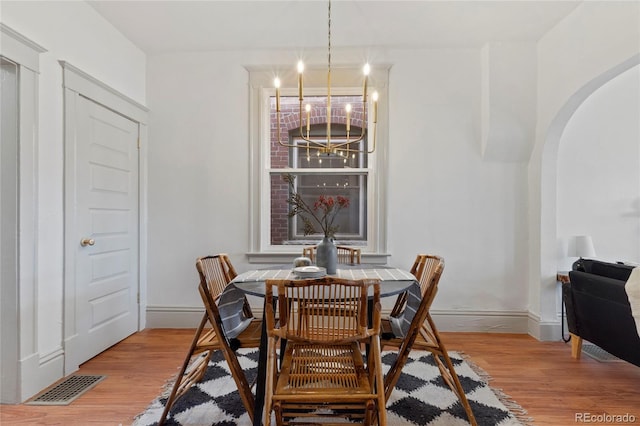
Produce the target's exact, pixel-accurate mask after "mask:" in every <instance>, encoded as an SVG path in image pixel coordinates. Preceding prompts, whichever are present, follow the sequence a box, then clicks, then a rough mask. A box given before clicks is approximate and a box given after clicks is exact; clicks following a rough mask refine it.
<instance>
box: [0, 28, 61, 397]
mask: <svg viewBox="0 0 640 426" xmlns="http://www.w3.org/2000/svg"><path fill="white" fill-rule="evenodd" d="M0 36H1V37H2V43H1V44H0V54H1V55H2V56H4V57H5V58H7V59H9V60H11V61H13V62H15V63H16V64H17V65H18V104H19V105H18V141H17V143H18V147H17V148H18V170H17V192H18V193H17V198H16V199H14V200H12V201H11V204H12V205H11V206H10V207H11V208H12V209H15V210H17V223H15V226H16V232H18V233H19V241H18V245H17V246H16V247H14V248H13V250H14V251H15V252H14V253H13V257H14V258H15V259H16V263H15V265H14V271H12V274H11V275H12V278H11V280H10V282H5V281H3V282H2V291H1V293H2V297H0V299H1V300H2V309H0V321H1V322H2V324H3V325H4V327H3V328H2V332H1V333H0V335H1V336H2V345H0V348H1V350H0V359H1V360H2V371H3V373H4V374H3V380H0V396H1V399H0V403H3V404H15V403H19V402H22V401H24V400H25V399H27V398H29V397H31V396H32V395H34V394H35V393H36V392H38V391H39V390H40V389H42V388H43V387H45V386H48V385H49V384H51V380H49V379H51V378H53V380H55V379H57V378H58V377H55V376H56V375H57V374H58V370H59V369H58V367H57V366H56V365H55V362H51V363H45V364H46V365H42V364H41V363H40V354H39V353H38V347H37V339H36V337H37V336H36V328H35V324H36V323H37V315H38V312H37V306H36V304H35V301H36V300H37V286H38V282H37V250H38V239H37V235H38V226H37V222H38V219H37V217H38V216H37V215H38V166H37V164H38V85H39V82H38V80H39V75H40V55H41V54H42V53H45V52H47V49H45V48H44V47H42V46H41V45H39V44H38V43H36V42H34V41H33V40H31V39H29V38H27V37H25V36H23V35H22V34H20V33H19V32H17V31H15V30H14V29H12V28H10V27H9V26H7V25H5V24H3V23H2V22H0ZM3 219H4V217H3ZM7 278H8V275H7ZM7 325H9V326H7ZM11 325H13V327H12V326H11ZM41 385H42V386H41Z"/></svg>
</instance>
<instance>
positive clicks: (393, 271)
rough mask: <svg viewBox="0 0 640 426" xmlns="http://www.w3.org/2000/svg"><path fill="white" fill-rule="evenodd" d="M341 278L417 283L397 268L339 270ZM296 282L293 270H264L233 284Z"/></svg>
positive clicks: (243, 275)
mask: <svg viewBox="0 0 640 426" xmlns="http://www.w3.org/2000/svg"><path fill="white" fill-rule="evenodd" d="M335 276H337V277H339V278H346V279H350V280H359V279H362V278H374V279H379V280H380V281H415V279H416V277H414V276H413V275H412V274H411V273H409V272H407V271H403V270H402V269H397V268H388V269H386V268H385V269H364V268H363V269H358V268H353V269H338V270H337V271H336V275H335ZM272 279H277V280H295V279H299V278H298V276H297V275H296V274H294V273H293V271H292V270H291V269H263V270H259V271H247V272H244V273H242V274H240V275H238V276H237V277H235V278H234V279H233V282H236V283H238V282H259V281H265V280H272Z"/></svg>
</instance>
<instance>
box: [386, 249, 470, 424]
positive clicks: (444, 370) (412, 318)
mask: <svg viewBox="0 0 640 426" xmlns="http://www.w3.org/2000/svg"><path fill="white" fill-rule="evenodd" d="M443 270H444V259H443V258H442V257H440V256H434V255H426V254H419V255H418V256H417V257H416V260H415V262H414V264H413V267H412V268H411V273H412V274H413V275H414V276H415V277H416V279H417V281H418V282H419V284H420V289H419V291H417V289H416V290H415V291H411V290H410V291H407V292H405V293H403V294H402V295H400V296H399V297H398V299H397V300H396V303H395V305H394V307H393V309H392V312H391V315H390V317H389V318H385V319H383V320H382V323H381V327H382V336H381V346H382V348H383V349H384V348H386V347H394V348H396V349H397V352H398V354H397V358H396V361H395V362H394V364H393V365H392V366H391V368H390V369H389V371H388V372H387V374H386V376H385V382H384V389H385V397H386V399H387V400H388V399H389V397H390V396H391V393H392V391H393V388H394V387H395V385H396V383H397V382H398V379H399V378H400V374H401V373H402V368H403V367H404V365H405V364H406V362H407V359H408V357H409V353H410V352H411V350H412V349H416V350H423V351H429V352H431V353H432V354H433V360H434V361H435V363H436V365H437V366H438V369H439V370H440V374H441V375H442V378H443V379H444V381H445V382H446V383H447V384H448V385H449V387H450V388H451V390H452V391H453V392H454V393H455V395H456V396H457V397H458V399H459V400H460V403H461V404H462V407H463V409H464V411H465V413H466V414H467V418H468V420H469V422H470V423H471V424H472V425H473V426H476V425H477V422H476V419H475V417H474V415H473V411H472V410H471V406H470V405H469V401H468V400H467V397H466V395H465V393H464V390H463V389H462V385H461V384H460V379H459V378H458V375H457V374H456V371H455V369H454V368H453V363H452V362H451V358H450V357H449V353H448V352H447V349H446V347H445V345H444V342H443V341H442V338H441V337H440V334H439V333H438V329H437V328H436V325H435V323H434V322H433V318H432V317H431V314H430V312H429V310H430V308H431V304H432V303H433V299H434V298H435V296H436V293H437V291H438V283H439V281H440V277H441V276H442V272H443ZM414 312H415V315H412V314H413V313H414Z"/></svg>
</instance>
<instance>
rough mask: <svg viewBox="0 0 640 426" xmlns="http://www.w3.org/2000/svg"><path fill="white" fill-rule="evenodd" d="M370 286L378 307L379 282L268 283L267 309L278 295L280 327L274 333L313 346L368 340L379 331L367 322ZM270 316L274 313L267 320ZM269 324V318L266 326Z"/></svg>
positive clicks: (326, 280)
mask: <svg viewBox="0 0 640 426" xmlns="http://www.w3.org/2000/svg"><path fill="white" fill-rule="evenodd" d="M371 286H373V287H374V290H373V302H374V306H376V304H377V305H379V298H380V293H379V281H378V280H371V279H363V280H346V279H340V278H334V277H331V278H320V279H315V280H267V282H266V297H267V306H269V305H271V303H270V300H271V301H273V297H274V296H273V295H274V288H277V290H276V294H277V295H278V311H279V312H278V314H279V317H280V318H279V328H277V329H274V333H277V334H278V335H279V336H281V337H283V338H286V339H287V340H292V341H299V342H312V343H322V342H330V341H331V342H336V341H337V342H342V343H344V342H352V341H356V340H361V339H365V338H367V337H369V336H370V335H371V334H372V333H376V328H379V324H378V325H376V324H372V326H371V327H369V325H368V323H367V321H368V319H367V318H368V315H367V298H368V293H369V287H371ZM283 296H284V297H283ZM376 307H377V306H376ZM267 312H269V309H267ZM270 315H273V312H271V313H270V314H269V315H268V316H267V318H269V316H270ZM270 324H271V322H270V320H269V319H268V320H267V325H268V326H269V325H270Z"/></svg>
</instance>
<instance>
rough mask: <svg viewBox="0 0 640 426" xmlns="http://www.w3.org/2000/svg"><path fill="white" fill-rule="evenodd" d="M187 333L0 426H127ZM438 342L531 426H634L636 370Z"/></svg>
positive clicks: (638, 414) (132, 345)
mask: <svg viewBox="0 0 640 426" xmlns="http://www.w3.org/2000/svg"><path fill="white" fill-rule="evenodd" d="M193 332H194V330H186V329H150V330H144V331H142V332H140V333H136V334H135V335H133V336H131V337H129V338H128V339H126V340H124V341H123V342H121V343H119V344H117V345H115V346H114V347H112V348H111V349H109V350H107V351H105V352H104V353H102V354H100V355H98V356H97V357H96V358H94V359H92V360H90V361H88V362H86V363H85V364H83V365H82V366H81V368H80V373H83V374H104V375H107V378H106V379H105V380H103V381H102V382H101V383H99V384H98V385H97V386H96V387H95V388H93V389H92V390H90V391H89V392H87V393H85V394H84V395H83V396H81V397H80V398H78V399H76V400H75V401H74V402H73V403H71V404H70V405H68V406H33V405H24V404H21V405H2V406H0V424H2V425H3V426H8V425H24V424H28V425H87V424H91V425H92V426H97V425H116V426H117V425H130V424H131V423H132V421H133V418H134V416H135V415H137V414H138V413H140V412H141V411H143V410H144V409H145V408H146V407H147V405H148V404H149V403H150V402H151V401H152V400H153V399H154V398H155V397H156V396H157V395H158V394H159V393H160V391H161V389H162V388H163V386H164V384H165V382H166V380H167V379H169V378H170V377H171V376H172V375H174V374H175V373H177V370H178V368H179V366H180V363H181V362H182V358H183V356H184V354H185V351H186V349H187V348H188V345H189V343H190V341H191V337H192V335H193ZM442 336H443V339H444V341H445V343H446V344H447V349H448V350H449V351H462V352H465V353H466V354H467V355H469V356H470V357H471V359H472V360H473V361H474V362H475V363H476V364H477V365H479V366H480V367H482V368H483V369H484V370H485V371H486V372H487V373H489V374H490V375H491V376H492V377H493V380H492V381H491V385H492V386H493V387H494V388H500V389H502V390H503V392H504V393H506V394H507V395H509V396H511V397H512V398H513V399H514V400H515V401H516V402H518V403H519V404H520V405H521V406H522V407H524V408H525V409H527V410H528V412H529V415H530V416H531V417H533V419H534V424H535V425H548V426H561V425H571V424H579V422H576V421H575V420H576V417H575V416H576V414H577V413H590V414H591V415H598V414H605V413H606V414H610V415H624V414H629V415H633V416H635V419H636V420H635V422H636V423H639V424H640V368H638V367H636V366H633V365H631V364H628V363H626V362H608V363H600V362H598V361H595V360H593V359H591V358H589V357H587V356H583V359H581V360H579V361H576V360H574V359H572V358H571V356H570V353H571V348H570V346H569V345H568V344H565V343H562V342H538V341H537V340H536V339H534V338H532V337H530V336H526V335H515V334H486V333H442ZM592 423H593V422H592ZM598 424H614V423H598ZM617 424H620V422H618V423H617ZM389 426H401V425H389Z"/></svg>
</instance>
